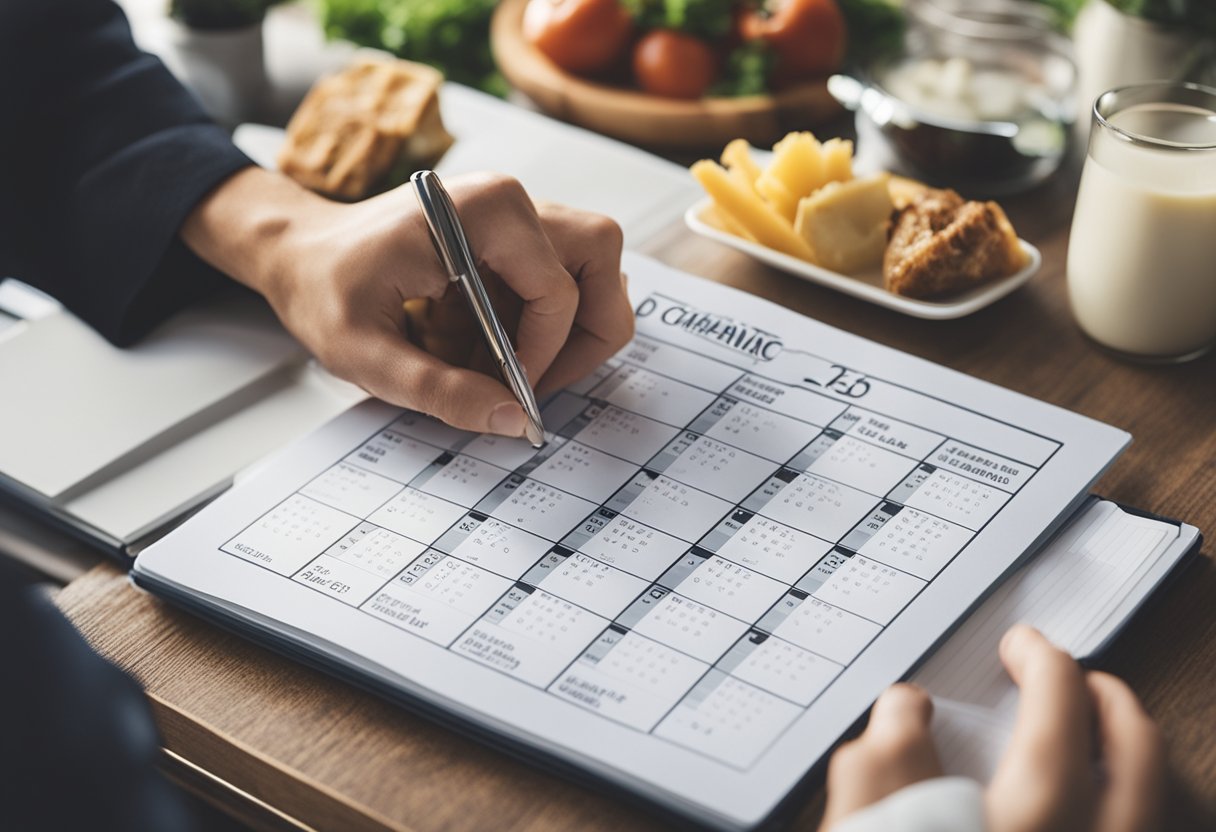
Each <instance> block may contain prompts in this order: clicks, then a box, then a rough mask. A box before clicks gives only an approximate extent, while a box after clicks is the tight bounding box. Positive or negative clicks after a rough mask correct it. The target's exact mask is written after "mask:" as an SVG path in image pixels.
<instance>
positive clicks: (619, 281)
mask: <svg viewBox="0 0 1216 832" xmlns="http://www.w3.org/2000/svg"><path fill="white" fill-rule="evenodd" d="M445 184H446V185H447V188H448V191H449V192H450V193H451V196H452V200H453V201H454V203H455V204H456V208H457V210H458V212H459V214H460V219H461V221H462V222H463V224H464V228H465V231H466V233H467V235H468V237H469V241H470V243H471V245H472V248H473V251H474V252H475V254H476V256H477V260H478V265H479V268H480V269H481V271H482V275H483V276H489V275H493V276H495V277H497V278H498V279H500V280H501V281H502V282H503V283H504V284H505V285H506V286H507V287H509V288H510V289H511V290H512V291H514V292H515V293H516V294H517V295H519V297H520V299H521V300H522V301H523V305H522V312H521V315H520V319H519V327H518V332H517V335H516V351H517V355H518V357H519V359H520V362H521V363H522V364H523V366H524V368H525V370H526V371H527V373H528V376H529V378H531V379H532V380H533V381H534V383H535V387H536V390H537V392H538V394H540V395H544V394H545V393H548V392H552V391H553V390H556V389H559V388H561V387H563V386H565V385H567V384H569V383H571V382H573V381H575V380H577V379H578V378H580V377H582V376H583V375H585V374H587V373H588V372H590V371H591V370H592V369H594V368H595V367H596V366H597V365H598V364H600V363H601V362H602V361H604V359H606V358H608V357H609V356H610V355H612V354H613V353H615V352H616V351H617V350H618V349H620V348H621V347H622V346H624V344H626V343H627V342H628V341H629V339H630V338H631V337H632V336H633V312H632V309H631V308H630V305H629V301H628V298H627V296H626V294H625V288H624V279H623V277H622V275H621V231H620V229H619V227H618V226H617V225H616V224H615V223H614V222H612V221H611V220H609V219H607V218H606V217H601V216H598V215H596V214H590V213H586V212H583V211H576V210H574V209H570V208H565V207H561V206H553V205H541V206H536V205H534V204H533V203H532V201H531V199H529V197H528V195H527V194H526V193H525V192H524V190H523V188H522V187H521V186H520V185H519V183H518V182H516V181H515V180H513V179H510V178H507V177H503V176H495V175H472V176H464V177H453V178H452V179H450V180H447V181H446V183H445ZM182 238H183V240H184V241H185V242H186V244H187V245H188V246H189V247H190V248H191V249H193V250H194V251H195V253H197V254H198V255H199V256H200V257H202V258H203V259H204V260H206V261H207V262H209V263H211V264H212V265H214V266H215V267H217V268H218V269H219V270H221V271H223V272H225V273H227V274H229V275H232V276H233V277H234V278H235V279H236V280H238V281H240V282H241V283H243V284H245V285H246V286H248V287H250V288H252V289H254V290H255V291H257V292H258V293H260V294H261V295H263V296H264V297H265V298H266V299H267V301H269V303H270V305H271V306H272V307H273V309H274V311H275V313H276V314H277V315H278V316H279V318H280V320H281V321H282V322H283V324H284V326H286V327H287V329H288V330H289V331H290V332H291V333H292V334H293V335H294V336H295V337H296V338H298V339H299V340H300V341H301V343H303V344H304V345H305V346H306V347H308V349H309V350H310V351H311V352H312V353H313V355H315V356H316V357H317V359H318V360H320V362H321V363H322V364H323V365H324V366H325V367H326V368H327V369H329V370H330V371H331V372H333V373H335V374H336V375H338V376H341V377H342V378H345V379H347V380H349V381H352V382H354V383H355V384H358V385H359V386H361V387H363V388H364V389H365V390H367V391H368V392H369V393H371V394H372V395H374V396H376V397H378V398H380V399H383V400H385V401H387V402H391V403H393V404H397V405H401V406H403V407H408V408H411V409H413V410H418V411H421V412H423V413H428V414H430V415H432V416H435V417H437V418H439V419H442V420H443V421H445V422H447V423H448V424H451V425H453V426H455V427H458V428H464V429H466V430H472V431H479V432H490V433H498V434H503V435H506V436H522V435H523V434H524V429H525V426H526V422H527V420H526V417H525V415H524V411H523V409H522V408H521V407H520V404H519V402H518V401H517V400H516V398H515V397H514V396H513V395H512V393H511V391H510V390H508V389H507V387H506V386H505V385H504V384H503V383H502V382H501V381H500V380H499V379H498V378H496V377H491V376H489V375H486V374H483V373H480V372H477V371H475V370H470V369H466V368H463V367H455V366H452V365H450V364H447V363H445V362H444V361H442V360H440V359H439V358H437V357H435V356H433V355H431V354H429V353H427V352H425V351H424V350H422V349H421V348H419V347H418V346H416V345H415V344H413V343H411V342H410V341H409V340H408V339H407V338H406V337H405V336H404V334H403V327H404V323H405V312H404V310H403V309H402V302H403V301H405V300H407V299H410V298H419V297H430V298H436V299H437V298H439V297H440V296H442V295H443V293H444V292H445V291H446V290H447V289H448V285H449V278H448V275H447V273H446V272H445V271H444V269H443V267H442V265H441V264H440V262H439V260H438V258H437V257H436V254H435V248H434V246H433V244H432V242H431V239H430V236H429V233H428V231H427V228H426V224H425V222H424V220H423V216H422V213H421V210H420V208H419V205H418V200H417V198H416V196H415V194H414V191H413V189H412V188H411V187H410V186H408V185H406V186H403V187H400V188H397V189H396V190H393V191H390V192H388V193H385V194H381V195H380V196H377V197H373V198H371V199H368V200H365V201H364V202H359V203H355V204H350V205H347V204H342V203H337V202H331V201H329V200H327V199H324V198H322V197H319V196H316V195H315V194H312V193H310V192H308V191H306V190H304V189H303V188H301V187H299V186H298V185H296V184H295V183H294V182H291V181H290V180H288V179H286V178H285V177H282V176H279V175H277V174H274V173H271V172H268V171H264V170H260V169H257V168H250V169H247V170H244V171H242V172H240V173H238V174H237V175H235V176H233V177H232V178H231V179H229V180H228V181H226V182H225V183H223V184H222V185H221V186H220V187H219V188H217V189H216V190H215V191H214V192H212V194H210V195H209V196H208V197H207V198H206V199H204V200H203V201H202V202H201V203H200V204H199V205H198V207H196V208H195V210H194V211H193V212H192V213H191V215H190V216H189V218H188V219H187V221H186V223H185V225H184V226H183V228H182ZM472 337H479V336H477V335H475V334H474V335H473V336H472Z"/></svg>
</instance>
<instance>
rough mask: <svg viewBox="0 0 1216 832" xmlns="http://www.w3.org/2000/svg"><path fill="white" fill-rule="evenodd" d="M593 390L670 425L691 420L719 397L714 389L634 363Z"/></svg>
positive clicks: (643, 414)
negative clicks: (658, 372)
mask: <svg viewBox="0 0 1216 832" xmlns="http://www.w3.org/2000/svg"><path fill="white" fill-rule="evenodd" d="M592 392H593V394H594V396H595V397H596V398H599V399H603V400H605V401H607V402H608V403H609V404H614V405H616V406H617V407H620V408H622V409H623V410H628V411H630V412H632V413H639V414H641V415H642V416H647V417H649V418H651V419H657V420H658V421H660V422H666V423H667V424H669V425H686V424H688V423H689V422H691V421H692V419H693V417H694V416H696V415H697V414H698V413H700V412H701V411H702V410H704V409H705V408H706V407H708V406H709V405H710V403H711V402H713V400H714V399H715V398H716V396H715V394H713V393H707V392H706V391H704V390H699V389H697V388H696V387H693V386H691V385H688V384H684V383H683V382H679V381H674V380H672V379H669V378H663V377H662V376H657V375H655V374H654V373H652V372H649V371H648V370H642V369H639V368H638V367H633V366H625V367H621V368H620V369H619V370H617V371H616V372H615V373H614V374H613V375H611V376H609V377H608V378H607V379H605V381H604V382H603V384H601V385H600V386H599V387H597V388H596V389H595V390H594V391H592Z"/></svg>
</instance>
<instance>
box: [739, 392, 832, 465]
mask: <svg viewBox="0 0 1216 832" xmlns="http://www.w3.org/2000/svg"><path fill="white" fill-rule="evenodd" d="M726 395H728V396H732V397H734V398H736V399H739V400H741V401H751V402H755V403H756V404H759V405H763V406H764V407H765V408H767V409H768V410H772V411H775V412H777V413H780V414H782V415H784V416H788V417H791V418H794V419H797V420H799V421H801V422H810V423H811V424H812V425H815V426H816V427H818V428H822V427H826V426H827V425H830V424H831V423H832V421H833V420H834V419H836V418H837V417H838V416H840V414H842V413H844V412H845V409H846V407H847V406H846V405H843V404H841V403H840V402H837V401H835V400H834V399H830V398H828V397H827V396H823V395H820V394H819V393H812V392H811V391H810V390H804V389H803V388H801V387H789V386H787V385H785V384H779V383H777V382H775V381H770V380H769V379H766V378H760V377H759V376H744V377H743V378H741V379H739V381H737V382H735V383H734V384H733V385H731V386H730V388H729V389H728V390H727V391H726ZM812 435H813V434H812ZM807 438H808V439H809V438H810V437H807ZM805 444H806V443H805V442H803V443H801V444H800V445H799V446H798V447H802V445H805ZM795 450H797V448H794V449H793V450H791V451H790V454H792V453H793V452H794V451H795ZM788 458H789V454H786V456H785V457H783V459H788Z"/></svg>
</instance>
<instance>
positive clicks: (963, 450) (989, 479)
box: [929, 439, 1036, 494]
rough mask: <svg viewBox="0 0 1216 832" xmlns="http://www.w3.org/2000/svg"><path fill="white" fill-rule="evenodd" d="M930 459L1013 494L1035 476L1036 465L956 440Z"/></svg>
mask: <svg viewBox="0 0 1216 832" xmlns="http://www.w3.org/2000/svg"><path fill="white" fill-rule="evenodd" d="M929 462H931V463H932V464H934V465H936V466H937V467H939V468H944V469H945V470H947V471H951V472H953V473H955V474H960V475H962V476H964V477H967V478H968V479H972V480H976V481H978V482H982V483H985V484H986V485H992V486H995V487H996V488H999V489H1001V490H1002V491H1008V492H1009V493H1010V494H1013V493H1016V492H1017V490H1018V489H1019V488H1021V487H1022V486H1023V485H1025V484H1026V481H1027V480H1029V479H1030V478H1031V476H1033V475H1034V472H1035V470H1036V469H1035V468H1032V467H1031V466H1029V465H1026V464H1025V463H1022V462H1014V461H1013V460H1012V459H1008V458H1007V457H1003V456H999V455H997V454H994V453H992V451H985V450H982V449H980V448H976V447H974V446H971V445H964V444H963V443H962V442H959V441H957V440H954V439H949V440H947V441H946V442H944V443H942V446H941V447H940V448H938V449H937V450H936V451H934V452H933V455H932V456H931V457H929Z"/></svg>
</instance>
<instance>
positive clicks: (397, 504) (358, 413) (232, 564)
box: [135, 257, 1127, 828]
mask: <svg viewBox="0 0 1216 832" xmlns="http://www.w3.org/2000/svg"><path fill="white" fill-rule="evenodd" d="M627 268H628V270H629V273H630V277H631V295H632V299H633V301H634V304H635V312H636V316H637V335H636V337H635V339H634V341H633V342H632V343H631V344H630V345H629V346H627V347H626V348H625V349H624V350H622V351H621V352H620V353H618V354H617V355H616V356H615V357H614V358H613V359H611V360H610V361H608V362H607V363H605V364H604V365H603V366H602V367H600V368H599V369H598V370H597V371H596V372H595V373H593V374H592V375H591V376H590V377H588V378H586V379H584V380H583V381H581V382H580V383H578V384H576V385H574V386H572V387H570V388H568V389H567V390H565V391H562V392H561V393H559V394H557V395H555V396H554V397H552V398H551V399H550V400H548V401H547V402H545V403H544V405H543V416H544V423H545V427H546V440H547V441H546V443H545V445H544V446H543V447H542V448H540V449H534V448H532V447H531V446H530V445H528V444H527V443H526V442H524V441H522V440H511V439H505V438H502V437H492V436H475V435H471V434H467V433H463V432H461V431H457V430H455V429H453V428H450V427H448V426H446V425H444V424H442V423H440V422H438V421H436V420H434V419H431V418H429V417H426V416H423V415H420V414H417V413H412V412H402V411H400V410H397V409H394V408H392V407H389V406H387V405H384V404H382V403H378V402H369V403H365V404H364V405H361V406H359V407H357V408H355V409H353V410H352V411H350V412H348V413H347V414H345V415H344V416H342V417H340V418H339V419H337V420H336V421H335V422H334V423H331V424H330V425H329V426H327V427H326V428H324V429H322V430H321V431H319V432H318V433H316V434H314V435H313V436H311V437H309V438H308V439H306V440H304V441H303V442H302V443H301V444H299V445H297V446H295V447H294V448H292V449H291V450H289V451H287V452H284V453H283V454H281V455H280V456H279V457H278V458H277V459H276V460H275V461H274V462H273V463H271V464H270V465H268V466H267V467H266V469H265V470H264V471H263V472H262V473H261V474H259V475H258V476H256V477H254V478H252V479H251V480H249V481H247V482H246V483H244V484H242V485H241V486H240V487H238V488H237V489H234V490H233V491H232V492H230V493H229V494H227V495H225V496H224V497H223V498H221V499H220V500H218V501H217V502H216V503H215V504H214V505H212V506H211V507H209V508H208V509H207V510H205V511H203V512H202V513H200V514H199V515H198V516H197V517H195V518H193V519H191V520H190V521H188V522H187V523H186V524H185V525H184V526H183V527H182V528H180V529H179V530H177V531H176V532H174V533H173V534H172V535H170V536H169V537H168V538H167V539H166V540H165V541H163V542H161V543H160V544H158V545H156V546H154V547H153V548H152V549H151V550H150V551H149V552H147V553H145V554H144V555H142V556H141V557H140V558H139V560H138V561H137V565H136V573H135V574H136V580H137V582H139V583H141V584H144V585H146V586H149V587H151V588H153V589H154V590H156V591H159V592H163V593H165V594H167V595H169V596H170V597H174V598H177V599H179V600H184V599H186V597H187V596H189V598H190V599H191V600H190V603H191V604H192V605H193V606H195V607H198V606H200V604H201V605H203V606H207V605H210V606H212V607H213V608H214V611H215V613H216V614H217V615H219V616H221V617H224V618H225V619H226V620H228V621H229V622H232V621H239V622H241V623H243V624H244V625H245V626H246V627H247V628H249V629H250V630H251V631H253V632H254V633H255V634H261V635H267V634H273V635H274V636H275V637H276V638H278V639H282V638H289V639H292V640H294V641H296V642H299V644H300V646H302V647H304V648H305V649H308V650H310V651H312V652H314V653H315V654H316V655H318V656H320V657H323V658H324V659H325V660H326V661H327V662H329V663H332V664H333V666H334V667H335V669H336V670H340V671H341V672H344V673H353V674H355V675H360V676H363V677H370V678H373V679H375V680H376V681H378V682H379V683H381V685H382V686H388V687H391V688H394V689H399V690H401V691H402V692H403V694H404V695H406V696H407V697H409V698H414V699H417V698H422V699H424V700H426V701H428V702H429V703H432V704H439V705H440V706H442V707H446V708H449V709H450V710H452V711H453V712H454V713H456V714H458V715H459V717H460V718H462V719H466V720H469V721H471V722H473V723H477V724H480V725H481V726H482V727H483V728H484V729H485V730H487V731H491V732H494V733H496V734H500V735H503V734H505V735H507V736H510V737H512V738H514V739H517V740H518V741H520V742H523V743H527V744H529V745H530V746H532V747H533V748H535V749H536V750H537V751H539V752H540V753H542V754H546V755H549V756H553V757H558V758H561V759H562V760H564V761H566V762H571V763H573V764H574V765H577V766H579V767H580V768H582V769H585V770H587V771H589V772H591V773H593V774H595V775H597V776H601V777H605V778H607V779H610V780H614V781H617V782H619V783H622V784H625V785H627V786H629V787H631V788H634V789H636V790H638V791H640V792H643V793H644V794H646V795H648V796H649V797H651V798H652V799H654V800H657V801H660V802H663V803H665V804H666V805H668V806H669V808H675V809H676V810H677V811H681V812H684V813H685V814H688V815H690V816H692V817H695V818H697V819H699V820H701V821H702V822H705V823H709V824H711V825H716V826H719V827H722V828H747V827H750V826H753V825H755V824H756V823H758V822H760V821H761V820H763V819H765V818H766V817H767V816H768V815H769V813H771V811H772V810H773V808H774V807H775V806H776V805H777V803H779V802H780V800H781V798H782V797H784V795H785V794H786V793H787V792H788V791H789V790H790V789H791V788H793V787H794V786H795V785H796V784H797V782H798V781H799V780H800V779H802V778H803V777H804V776H805V775H806V773H807V772H808V771H809V770H810V769H811V768H812V767H813V766H814V765H815V764H816V763H817V762H819V760H820V759H821V758H822V756H823V754H824V753H825V752H826V751H827V750H828V749H829V748H830V747H831V745H832V744H833V743H834V742H835V741H836V739H837V738H838V737H839V736H840V734H841V733H842V732H843V731H845V730H846V729H847V728H848V727H849V725H851V724H852V723H853V721H854V720H855V719H856V718H857V717H858V716H859V715H861V714H862V713H864V711H865V710H866V708H867V707H868V706H869V704H870V703H871V702H872V701H873V699H874V697H875V696H876V695H877V694H878V693H879V692H880V691H881V690H882V688H883V687H884V686H885V685H887V684H890V683H891V682H894V681H896V680H898V679H900V678H902V677H904V676H905V675H906V674H907V673H908V672H909V670H910V669H911V668H912V667H913V666H914V665H915V664H916V663H917V662H918V661H919V660H920V659H921V657H922V656H923V655H924V654H925V652H926V651H927V650H928V649H929V648H930V647H931V646H932V645H933V644H934V643H935V642H936V641H937V640H938V639H939V638H940V637H941V636H942V635H943V634H945V633H946V632H948V631H949V629H950V628H951V627H952V626H953V625H954V624H955V622H956V621H957V620H958V619H959V618H960V616H962V615H963V614H964V613H965V612H966V611H967V609H968V608H969V607H970V606H972V605H973V604H974V603H976V602H977V601H978V600H979V599H981V598H982V597H984V596H985V595H986V594H987V593H988V592H989V591H990V590H991V589H992V588H993V587H994V586H995V585H996V584H997V582H998V581H999V580H1000V579H1001V577H1002V576H1003V575H1004V574H1006V573H1007V571H1008V570H1009V569H1010V568H1011V567H1012V565H1013V564H1014V563H1015V562H1017V561H1018V560H1019V559H1020V558H1021V557H1022V556H1023V555H1024V554H1025V553H1027V552H1028V551H1032V550H1033V547H1035V546H1036V545H1038V544H1039V543H1041V541H1042V540H1043V539H1044V537H1045V536H1046V535H1047V534H1048V533H1049V532H1050V531H1051V530H1052V529H1053V528H1054V527H1055V526H1056V525H1058V524H1059V523H1060V522H1061V521H1062V519H1063V518H1064V517H1065V516H1066V515H1067V513H1068V511H1069V509H1070V508H1071V507H1072V506H1073V505H1074V504H1075V503H1076V501H1077V500H1078V498H1079V497H1080V496H1082V495H1083V494H1084V493H1085V492H1086V489H1087V488H1088V486H1089V485H1090V483H1091V482H1092V481H1093V480H1094V478H1095V477H1096V476H1097V475H1098V474H1099V473H1100V472H1101V471H1102V470H1103V469H1104V468H1105V466H1106V465H1107V464H1109V462H1110V460H1111V459H1112V458H1113V457H1114V455H1115V454H1116V453H1117V452H1118V451H1119V450H1120V449H1121V448H1122V447H1123V445H1124V444H1125V443H1126V440H1127V437H1126V435H1125V434H1123V433H1121V432H1119V431H1117V430H1115V429H1113V428H1110V427H1108V426H1105V425H1100V424H1098V423H1095V422H1092V421H1090V420H1087V419H1084V418H1082V417H1080V416H1076V415H1074V414H1070V413H1067V412H1065V411H1061V410H1059V409H1056V408H1054V407H1051V406H1048V405H1046V404H1043V403H1041V402H1036V401H1032V400H1029V399H1025V398H1023V397H1020V396H1018V395H1016V394H1013V393H1010V392H1009V391H1005V390H1002V389H999V388H996V387H993V386H991V385H987V384H985V383H983V382H979V381H977V380H974V379H969V378H967V377H965V376H961V375H959V374H956V373H953V372H951V371H949V370H946V369H944V368H941V367H937V366H935V365H931V364H928V363H926V362H923V361H920V360H918V359H915V358H913V357H911V356H907V355H903V354H901V353H897V352H895V351H892V350H888V349H886V348H883V347H881V346H879V345H876V344H874V343H871V342H867V341H864V340H862V339H859V338H856V337H854V336H851V335H849V334H847V333H843V332H839V331H837V330H833V329H831V328H829V327H826V326H823V325H821V324H818V323H816V322H814V321H811V320H809V319H806V318H802V317H800V316H797V315H794V314H793V313H790V312H788V311H787V310H784V309H781V308H779V307H776V306H774V305H771V304H768V303H766V302H764V301H760V300H758V299H756V298H752V297H750V296H747V295H744V294H741V293H739V292H737V291H734V290H730V289H727V288H724V287H721V286H717V285H714V284H710V283H707V282H705V281H700V280H698V279H696V278H692V277H689V276H685V275H679V274H677V273H674V272H672V271H670V270H667V269H665V268H663V267H661V266H659V265H658V264H655V263H653V262H651V261H648V260H645V259H643V258H640V257H629V258H628V259H627ZM199 599H212V600H209V601H206V602H200V600H199ZM217 599H218V600H217Z"/></svg>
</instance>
